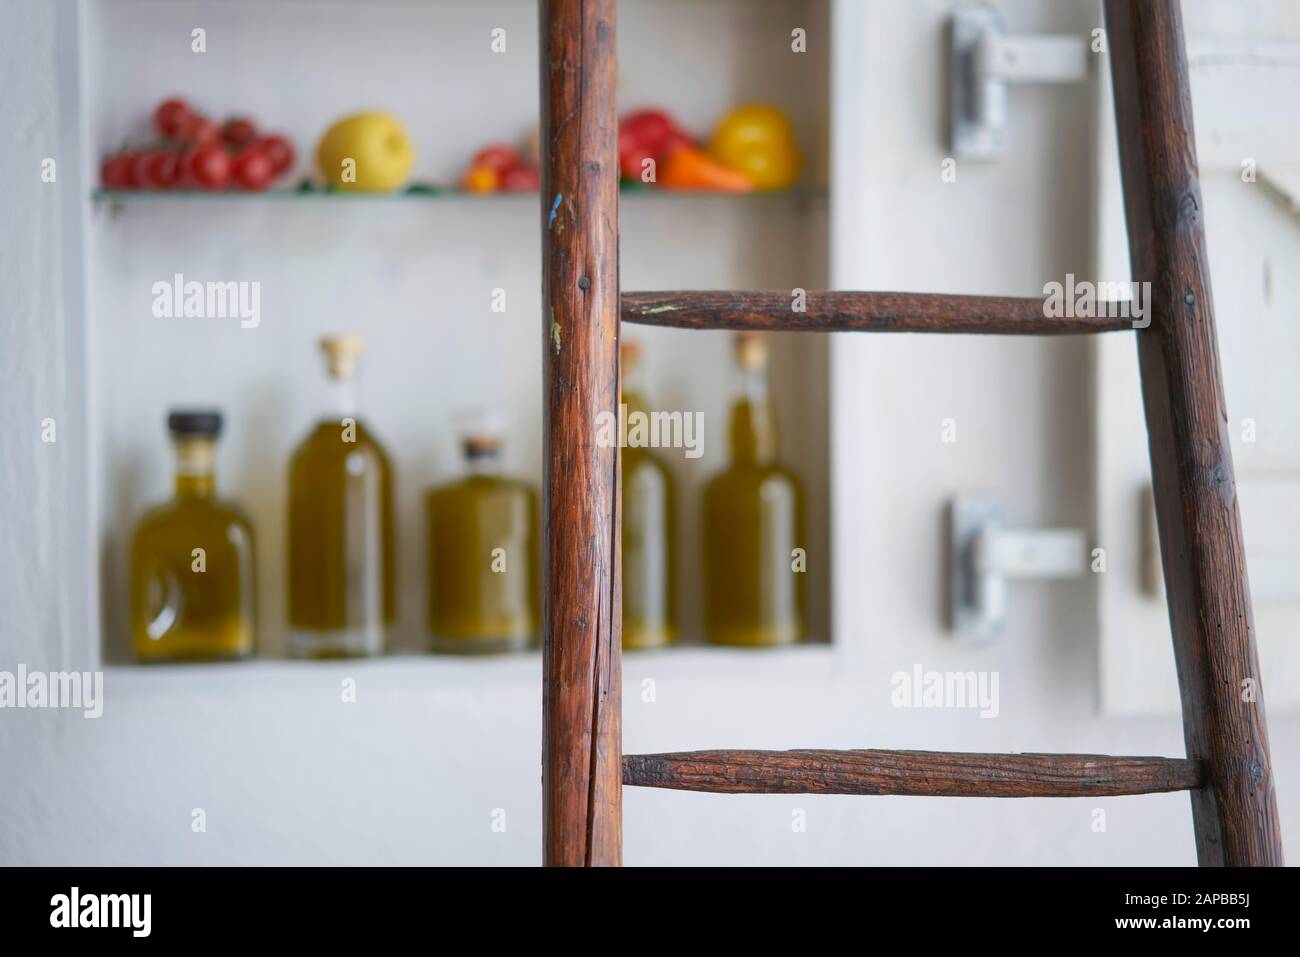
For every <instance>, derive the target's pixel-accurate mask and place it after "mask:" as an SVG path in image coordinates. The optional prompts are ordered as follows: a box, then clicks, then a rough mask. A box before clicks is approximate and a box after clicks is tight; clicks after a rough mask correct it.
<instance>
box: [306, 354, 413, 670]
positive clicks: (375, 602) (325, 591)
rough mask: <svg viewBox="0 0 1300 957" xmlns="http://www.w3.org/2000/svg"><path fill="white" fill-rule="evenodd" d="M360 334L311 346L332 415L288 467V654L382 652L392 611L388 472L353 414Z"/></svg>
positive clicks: (390, 478)
mask: <svg viewBox="0 0 1300 957" xmlns="http://www.w3.org/2000/svg"><path fill="white" fill-rule="evenodd" d="M362 346H363V342H362V340H361V337H360V336H354V335H348V336H327V337H325V338H324V339H322V340H321V350H322V351H323V352H324V353H325V358H326V370H327V372H328V375H329V379H330V383H331V388H332V390H333V392H334V396H333V409H332V410H331V411H330V413H329V414H326V415H323V416H322V417H321V418H320V420H319V422H318V423H317V424H316V426H315V428H314V429H312V431H311V432H310V433H309V434H308V435H307V437H306V438H305V439H303V441H302V444H301V445H299V446H298V448H297V450H296V451H295V452H294V454H293V458H292V460H291V461H290V463H289V550H288V551H289V650H290V652H291V653H292V654H294V655H295V656H298V657H307V658H335V657H352V656H359V655H377V654H380V653H382V652H383V650H384V647H385V645H386V644H387V641H388V635H389V631H390V629H391V628H392V625H393V621H394V619H395V617H396V612H397V600H396V588H395V583H394V542H393V538H394V535H393V475H392V467H391V466H390V465H389V460H388V455H387V454H386V453H385V451H384V448H383V446H382V445H380V444H379V441H378V440H377V439H376V438H375V436H374V434H373V433H371V432H370V431H369V429H367V428H366V426H365V425H363V424H362V423H361V422H360V421H359V419H358V418H357V411H356V404H355V395H354V386H353V379H354V376H355V373H356V365H357V359H358V358H359V356H360V354H361V350H362Z"/></svg>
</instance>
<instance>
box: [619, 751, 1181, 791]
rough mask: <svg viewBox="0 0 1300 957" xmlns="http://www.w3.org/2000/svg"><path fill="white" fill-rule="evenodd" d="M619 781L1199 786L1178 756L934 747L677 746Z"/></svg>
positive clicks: (850, 786) (894, 786)
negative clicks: (686, 748) (944, 749)
mask: <svg viewBox="0 0 1300 957" xmlns="http://www.w3.org/2000/svg"><path fill="white" fill-rule="evenodd" d="M623 783H624V784H625V785H629V786H633V787H651V788H673V789H676V790H682V791H713V792H716V793H722V794H910V795H928V796H931V797H1004V798H1015V797H1094V796H1095V797H1103V796H1107V795H1117V794H1152V793H1155V792H1159V791H1185V790H1188V789H1189V788H1194V787H1199V786H1200V785H1201V783H1202V768H1201V765H1200V764H1199V763H1198V762H1195V761H1189V760H1187V759H1185V758H1112V757H1106V756H1105V755H1097V754H962V753H944V752H939V751H876V750H871V751H684V752H681V753H677V754H628V755H624V757H623Z"/></svg>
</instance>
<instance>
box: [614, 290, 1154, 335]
mask: <svg viewBox="0 0 1300 957" xmlns="http://www.w3.org/2000/svg"><path fill="white" fill-rule="evenodd" d="M793 301H794V300H793V296H792V294H791V293H789V292H784V291H783V292H724V291H714V290H706V291H681V292H628V293H624V294H623V297H622V313H623V321H624V322H635V323H639V324H641V325H649V326H674V327H677V328H681V329H764V330H768V331H771V332H783V331H785V332H799V331H802V332H948V333H966V334H983V335H1004V336H1063V335H1080V334H1084V333H1093V332H1116V331H1120V330H1124V329H1132V328H1133V320H1132V319H1130V318H1126V317H1124V316H1122V315H1120V310H1119V308H1118V307H1117V306H1116V305H1115V304H1113V303H1103V304H1102V305H1101V306H1100V307H1099V308H1097V309H1096V312H1097V313H1098V315H1096V316H1060V317H1055V318H1049V317H1047V316H1045V315H1044V314H1043V300H1042V299H1034V298H1013V297H1007V296H953V295H947V294H940V293H920V292H808V293H807V295H806V299H805V302H804V305H805V307H806V308H805V310H804V311H802V312H796V311H795V310H794V309H793V308H791V306H792V303H793ZM1107 313H1109V314H1107Z"/></svg>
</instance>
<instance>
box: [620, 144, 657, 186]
mask: <svg viewBox="0 0 1300 957" xmlns="http://www.w3.org/2000/svg"><path fill="white" fill-rule="evenodd" d="M648 159H654V154H653V153H651V152H650V151H649V150H648V149H646V148H645V147H644V146H642V145H641V144H639V143H637V142H635V141H631V140H629V141H628V142H626V143H625V142H624V139H623V137H622V136H620V137H619V144H618V168H619V171H620V172H621V173H622V174H623V178H624V179H630V180H635V181H636V182H638V183H639V182H640V181H641V174H642V172H643V171H644V170H645V168H646V167H645V165H644V164H645V161H646V160H648Z"/></svg>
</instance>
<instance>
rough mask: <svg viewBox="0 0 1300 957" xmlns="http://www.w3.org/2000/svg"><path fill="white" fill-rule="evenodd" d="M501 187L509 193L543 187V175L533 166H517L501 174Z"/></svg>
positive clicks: (524, 191)
mask: <svg viewBox="0 0 1300 957" xmlns="http://www.w3.org/2000/svg"><path fill="white" fill-rule="evenodd" d="M501 188H502V189H503V190H505V191H506V192H507V193H526V192H530V191H533V190H538V189H541V188H542V177H541V175H540V174H539V173H538V172H537V170H536V169H535V168H534V167H532V166H524V165H519V166H515V167H512V168H511V169H508V170H506V171H505V172H504V173H503V174H501Z"/></svg>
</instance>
